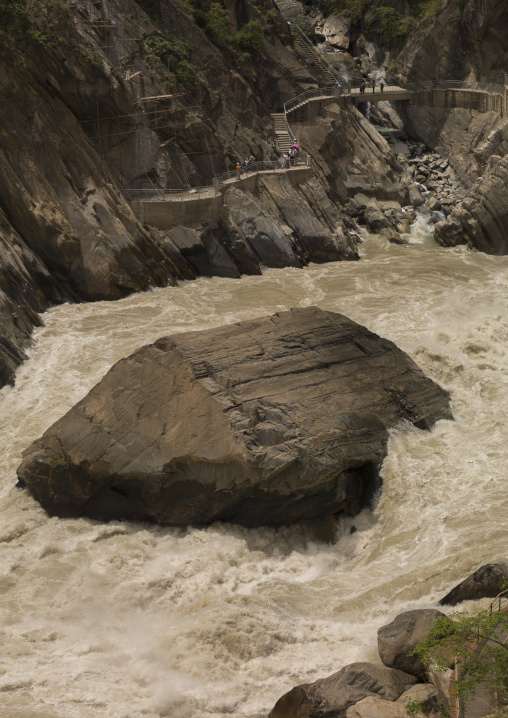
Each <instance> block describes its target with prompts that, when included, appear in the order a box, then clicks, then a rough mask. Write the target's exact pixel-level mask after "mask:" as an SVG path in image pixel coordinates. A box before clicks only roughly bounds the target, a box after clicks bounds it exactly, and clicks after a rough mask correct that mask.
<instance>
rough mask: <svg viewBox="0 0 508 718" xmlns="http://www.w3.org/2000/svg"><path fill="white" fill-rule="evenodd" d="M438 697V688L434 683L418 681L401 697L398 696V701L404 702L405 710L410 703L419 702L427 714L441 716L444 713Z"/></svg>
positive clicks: (434, 717) (435, 717) (432, 717)
mask: <svg viewBox="0 0 508 718" xmlns="http://www.w3.org/2000/svg"><path fill="white" fill-rule="evenodd" d="M438 698H439V693H438V690H437V688H436V687H435V686H434V685H433V684H432V683H417V684H416V685H415V686H411V688H409V690H407V691H405V692H404V693H403V694H402V695H401V696H400V698H397V701H396V703H402V704H403V706H404V710H406V707H407V705H408V704H409V703H418V704H419V705H420V706H421V707H422V709H423V710H424V712H425V715H427V716H430V717H431V718H440V716H441V715H442V714H441V711H440V710H439V705H438ZM406 716H407V713H406Z"/></svg>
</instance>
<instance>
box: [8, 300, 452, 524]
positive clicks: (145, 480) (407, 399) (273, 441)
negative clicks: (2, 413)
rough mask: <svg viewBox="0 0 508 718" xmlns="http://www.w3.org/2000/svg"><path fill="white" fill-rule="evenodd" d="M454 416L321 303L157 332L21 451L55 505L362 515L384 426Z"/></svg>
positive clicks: (402, 360)
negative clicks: (158, 335)
mask: <svg viewBox="0 0 508 718" xmlns="http://www.w3.org/2000/svg"><path fill="white" fill-rule="evenodd" d="M443 418H451V412H450V409H449V397H448V395H447V393H446V392H445V391H444V390H442V389H441V388H440V387H438V386H437V385H436V384H434V382H432V381H431V380H430V379H427V378H426V377H425V376H424V375H423V373H422V372H421V370H420V369H419V368H418V367H417V366H416V364H414V362H413V361H412V360H411V359H410V358H409V357H408V356H407V355H405V354H404V353H403V352H402V351H401V350H400V349H398V348H397V347H396V346H395V345H394V344H393V343H392V342H389V341H387V340H385V339H382V338H380V337H378V336H377V335H376V334H373V333H372V332H369V331H368V330H367V329H366V328H365V327H362V326H360V325H358V324H356V323H355V322H353V321H351V320H350V319H348V318H347V317H344V316H342V315H340V314H336V313H333V312H325V311H322V310H320V309H318V308H317V307H309V308H305V309H292V310H290V311H287V312H281V313H279V314H275V315H273V316H272V317H265V318H261V319H256V320H252V321H246V322H240V323H238V324H234V325H231V326H225V327H220V328H217V329H210V330H206V331H202V332H189V333H183V334H177V335H175V336H171V337H164V338H162V339H159V340H158V341H156V342H155V343H154V344H151V345H149V346H146V347H143V348H141V349H139V350H138V351H136V352H135V353H134V354H132V355H131V356H130V357H128V358H126V359H123V360H121V361H120V362H118V363H117V364H116V365H115V366H114V367H113V368H112V369H111V370H110V371H109V372H108V374H106V376H105V377H104V378H103V379H102V381H101V382H99V384H97V386H95V387H94V388H93V389H92V391H91V392H90V393H89V394H88V396H86V397H85V398H84V399H83V400H82V401H80V402H79V403H78V404H77V405H76V406H75V407H74V408H73V409H71V410H70V411H69V412H68V413H67V414H66V415H65V416H64V417H62V418H61V419H60V420H59V421H57V422H56V423H55V424H54V425H53V426H52V427H50V428H49V429H48V430H47V431H46V433H45V434H44V436H43V437H42V438H41V439H39V440H38V441H36V442H35V443H34V444H33V445H32V446H31V447H30V448H29V449H27V450H26V451H25V453H24V459H23V463H22V465H21V466H20V468H19V472H18V473H19V477H20V481H21V482H22V484H25V485H27V486H28V487H29V489H30V490H31V492H32V493H33V495H34V496H35V497H36V498H37V499H38V501H40V503H41V504H42V505H43V507H44V508H45V509H46V510H47V511H48V512H50V513H51V514H57V515H59V516H81V515H87V516H92V517H96V518H101V519H112V518H132V519H143V520H144V519H149V520H153V521H157V522H159V523H163V524H171V525H186V524H203V523H209V522H211V521H219V520H220V521H231V522H235V523H240V524H243V525H245V526H259V525H263V524H275V525H278V524H287V523H291V522H294V521H299V520H312V519H316V520H317V519H320V520H322V521H327V520H329V518H330V516H333V515H334V514H337V513H338V512H341V511H345V512H347V513H349V514H355V513H356V512H358V511H359V510H360V509H361V508H362V507H363V506H364V505H365V504H366V503H368V502H369V501H370V500H371V498H372V495H373V491H374V489H375V487H376V485H377V480H378V467H379V465H380V464H381V462H382V461H383V459H384V457H385V454H386V445H387V439H388V430H389V428H390V427H392V426H395V425H396V424H397V423H399V422H400V421H401V420H403V419H405V420H409V421H411V422H412V423H413V424H415V425H416V426H418V427H420V428H427V427H430V426H432V425H433V424H434V422H435V421H437V420H439V419H443Z"/></svg>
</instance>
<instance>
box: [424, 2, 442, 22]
mask: <svg viewBox="0 0 508 718" xmlns="http://www.w3.org/2000/svg"><path fill="white" fill-rule="evenodd" d="M442 9H443V8H442V2H441V0H423V2H422V3H420V12H419V14H418V20H425V18H427V17H437V15H439V13H440V12H441V10H442Z"/></svg>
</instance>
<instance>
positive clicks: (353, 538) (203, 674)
mask: <svg viewBox="0 0 508 718" xmlns="http://www.w3.org/2000/svg"><path fill="white" fill-rule="evenodd" d="M419 233H420V234H419ZM361 251H362V254H363V255H364V258H363V259H362V261H361V262H341V263H333V264H327V265H319V266H318V265H314V266H311V267H308V268H306V269H304V270H297V269H283V270H270V271H266V272H265V273H264V274H263V276H261V277H244V278H242V279H241V280H229V279H218V278H216V279H213V280H209V279H199V280H197V281H195V282H188V283H184V284H182V285H181V286H180V287H177V288H167V289H157V290H153V291H150V292H147V293H145V294H140V295H135V296H132V297H129V298H128V299H125V300H122V301H120V302H116V303H109V302H97V303H94V304H88V305H64V306H60V307H56V308H54V309H52V310H50V311H49V312H48V313H47V314H46V315H45V316H44V319H45V322H46V325H45V326H44V327H42V328H40V329H38V330H36V332H35V341H34V345H33V347H32V348H31V350H30V352H29V354H30V358H29V360H28V361H27V362H25V364H24V365H23V366H22V367H20V369H19V370H18V373H17V379H16V385H15V386H14V387H6V388H4V389H3V390H2V391H1V392H0V440H1V442H2V458H3V462H2V471H1V476H0V510H1V512H2V521H1V522H0V546H1V552H0V594H1V596H2V598H1V601H0V610H1V623H0V626H1V628H0V631H1V637H2V648H3V650H2V654H1V657H0V694H1V696H0V704H1V706H2V708H0V716H3V715H5V716H9V718H13V717H15V718H25V717H26V718H29V717H30V718H49V717H51V718H74V717H76V718H78V717H79V718H91V717H92V716H97V715H101V716H105V717H106V718H127V717H128V718H134V717H137V716H146V717H148V718H160V717H162V716H170V717H171V718H173V717H174V718H177V717H178V718H219V717H221V718H223V717H224V716H231V715H234V716H238V717H239V718H261V716H266V715H267V714H268V712H269V710H270V709H271V707H272V706H273V704H274V703H275V701H276V700H277V698H278V697H280V696H281V695H282V694H283V693H284V692H285V691H287V690H289V689H290V688H291V687H292V686H294V685H295V684H297V683H300V682H308V681H312V680H315V679H316V678H319V677H324V676H326V675H329V674H330V673H332V672H334V671H336V670H338V669H339V668H341V667H342V666H343V665H345V664H347V663H350V662H352V661H357V660H371V661H379V658H378V655H377V650H376V632H377V629H378V628H379V626H381V625H383V624H385V623H387V622H388V621H389V620H391V618H393V616H394V615H396V614H397V613H398V612H400V611H402V610H407V609H409V608H414V607H428V606H433V605H435V604H436V601H437V600H438V598H439V597H440V596H442V595H444V593H445V592H446V591H447V590H449V589H450V588H451V587H452V586H453V585H454V584H455V583H457V582H458V581H459V580H461V579H462V578H463V577H465V576H466V575H467V574H468V573H470V572H471V571H472V570H474V569H475V568H477V567H478V566H479V565H481V564H482V563H486V562H489V561H495V560H499V559H502V558H506V557H507V551H506V538H507V537H506V516H507V514H508V511H507V508H508V507H507V499H506V490H505V485H506V478H505V477H506V471H505V467H506V462H507V448H506V447H507V445H508V442H507V428H506V427H507V425H508V415H507V414H508V374H507V371H508V349H507V347H508V342H507V340H508V312H507V298H508V285H507V284H506V280H505V277H506V271H507V269H508V258H500V257H489V256H486V255H482V254H479V253H472V252H468V251H467V250H465V249H464V248H455V249H452V250H444V249H441V248H438V247H436V246H435V245H433V244H431V243H430V242H429V241H428V233H427V234H426V229H425V227H420V228H418V227H417V228H416V229H415V230H414V241H412V242H411V243H410V244H409V245H406V246H398V245H391V244H389V243H387V242H386V241H385V240H381V239H380V238H378V237H375V236H373V237H368V236H367V237H366V241H365V243H364V244H363V245H362V248H361ZM312 304H318V305H319V306H321V307H322V308H324V309H330V310H334V311H339V312H342V313H344V314H346V315H347V316H350V317H351V318H352V319H354V320H355V321H358V322H360V323H362V324H365V325H366V326H368V327H369V328H370V329H371V330H373V331H375V332H377V333H379V334H381V335H382V336H385V337H387V338H389V339H391V340H393V341H395V343H397V344H398V345H399V346H400V347H401V348H402V349H404V350H405V351H407V352H408V353H409V354H410V355H411V356H412V357H413V358H414V360H415V361H416V362H417V363H418V364H419V365H420V366H421V368H422V369H423V370H424V371H425V372H426V373H427V374H428V375H429V376H431V377H432V378H433V379H435V380H436V381H438V382H439V383H440V384H441V385H442V386H444V387H445V388H447V389H448V390H449V391H450V392H451V395H452V401H453V409H454V413H455V417H456V420H455V421H441V422H439V423H438V424H437V425H436V427H435V428H434V430H433V431H432V432H424V431H420V430H418V429H415V428H413V427H411V426H409V425H403V426H401V427H399V428H398V429H397V430H395V431H393V432H392V434H391V439H390V444H389V453H388V457H387V459H386V461H385V463H384V465H383V470H382V475H383V481H384V485H383V491H382V494H381V497H380V501H379V503H378V505H377V507H376V509H375V510H374V511H373V512H372V511H369V510H364V511H363V512H362V513H361V514H360V515H359V516H356V517H354V518H347V517H345V518H343V519H342V520H341V521H340V522H339V526H338V529H337V542H336V543H335V544H333V545H325V544H320V543H316V542H315V541H312V540H310V539H309V538H308V537H306V536H304V535H302V533H301V531H300V530H299V529H298V528H296V527H295V528H286V529H280V530H276V529H272V528H260V529H256V530H248V529H245V528H242V527H239V526H228V525H224V524H217V525H213V526H210V527H207V528H203V529H196V528H189V529H187V530H184V529H175V528H162V527H157V526H148V525H140V524H130V523H127V522H111V523H108V524H101V523H99V522H96V521H90V520H85V519H79V520H60V519H57V518H48V517H47V515H46V514H45V513H44V511H42V509H41V508H40V507H39V505H38V504H37V503H36V502H35V501H34V500H33V499H32V498H31V496H30V495H29V494H28V493H27V492H26V491H20V490H18V489H16V488H15V482H16V476H15V470H16V467H17V466H18V465H19V463H20V457H21V452H22V450H23V449H24V448H25V447H27V446H28V445H29V444H30V443H31V442H32V441H33V440H34V439H36V438H37V437H38V436H40V435H41V433H42V432H43V431H44V430H45V429H46V428H47V427H48V426H49V425H50V424H51V423H52V422H53V421H54V420H56V419H57V418H59V417H60V416H62V414H64V413H65V411H67V410H68V409H69V408H70V407H71V406H72V405H73V404H74V403H75V402H76V401H78V400H79V399H80V398H81V397H82V396H84V395H85V394H86V393H87V392H88V391H89V390H90V388H91V387H92V386H93V385H94V384H95V383H96V382H97V381H98V380H99V379H100V378H101V376H103V374H104V373H105V372H106V371H107V369H108V368H109V367H110V366H111V365H112V364H113V363H114V362H115V361H117V360H118V359H120V358H121V357H123V356H125V355H127V354H129V353H130V352H132V351H134V350H135V349H137V348H138V347H139V346H141V345H143V344H145V343H148V342H151V341H154V340H155V339H157V338H159V337H160V336H163V335H165V334H170V333H174V332H181V331H187V330H190V329H203V328H206V327H212V326H218V325H221V324H225V323H229V322H233V321H239V320H243V319H249V318H252V317H256V316H261V315H264V314H270V313H272V312H275V311H279V310H283V309H286V308H289V307H291V306H309V305H312ZM352 526H355V527H356V529H357V530H356V532H354V533H351V527H352Z"/></svg>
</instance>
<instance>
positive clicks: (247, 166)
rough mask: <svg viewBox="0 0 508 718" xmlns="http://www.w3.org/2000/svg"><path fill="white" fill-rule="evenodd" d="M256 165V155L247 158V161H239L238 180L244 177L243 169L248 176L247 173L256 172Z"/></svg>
mask: <svg viewBox="0 0 508 718" xmlns="http://www.w3.org/2000/svg"><path fill="white" fill-rule="evenodd" d="M255 164H256V159H255V157H254V155H251V156H250V157H246V158H245V160H244V161H243V163H242V162H240V160H237V162H236V179H237V180H239V179H240V177H241V175H242V169H243V171H244V172H245V174H247V172H254V165H255Z"/></svg>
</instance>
